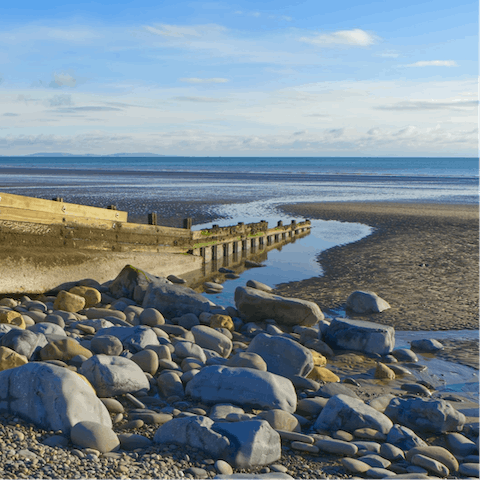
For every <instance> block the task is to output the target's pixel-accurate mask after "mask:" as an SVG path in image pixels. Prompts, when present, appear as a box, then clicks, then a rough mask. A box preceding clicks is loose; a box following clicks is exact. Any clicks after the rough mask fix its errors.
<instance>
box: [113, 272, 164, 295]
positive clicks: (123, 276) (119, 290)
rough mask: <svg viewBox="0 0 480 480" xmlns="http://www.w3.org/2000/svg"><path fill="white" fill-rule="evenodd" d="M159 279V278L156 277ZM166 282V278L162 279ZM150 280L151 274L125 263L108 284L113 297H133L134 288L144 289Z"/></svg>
mask: <svg viewBox="0 0 480 480" xmlns="http://www.w3.org/2000/svg"><path fill="white" fill-rule="evenodd" d="M157 280H158V281H161V280H160V279H157ZM163 280H164V281H165V282H168V280H167V279H163ZM151 281H152V276H151V275H150V274H148V273H147V272H144V271H143V270H140V269H139V268H135V267H133V266H132V265H125V267H123V269H122V270H121V272H120V273H119V274H118V275H117V277H116V278H115V279H114V280H113V282H112V283H111V284H110V286H109V290H110V294H111V295H112V296H113V297H115V298H122V297H124V298H130V299H133V297H134V294H135V289H137V292H138V291H139V290H142V291H146V290H147V288H148V286H149V285H150V283H151Z"/></svg>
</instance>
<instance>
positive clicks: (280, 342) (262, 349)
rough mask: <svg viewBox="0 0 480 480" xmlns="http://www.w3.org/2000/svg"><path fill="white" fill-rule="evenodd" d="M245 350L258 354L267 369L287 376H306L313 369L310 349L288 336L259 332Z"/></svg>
mask: <svg viewBox="0 0 480 480" xmlns="http://www.w3.org/2000/svg"><path fill="white" fill-rule="evenodd" d="M247 352H251V353H256V354H257V355H260V356H261V357H262V358H263V360H265V363H266V364H267V371H269V372H272V373H275V374H277V375H282V376H284V377H287V378H290V377H293V376H295V375H299V376H303V377H306V376H307V375H308V374H309V373H310V372H311V371H312V369H313V356H312V354H311V352H310V350H309V349H308V348H306V347H304V346H303V345H301V344H300V343H298V342H296V341H294V340H291V339H290V338H285V337H280V336H278V335H274V336H272V335H268V334H266V333H260V334H259V335H257V336H256V337H255V338H254V339H253V340H252V341H251V342H250V345H249V346H248V349H247Z"/></svg>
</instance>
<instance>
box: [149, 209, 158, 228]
mask: <svg viewBox="0 0 480 480" xmlns="http://www.w3.org/2000/svg"><path fill="white" fill-rule="evenodd" d="M148 224H149V225H158V223H157V213H156V212H152V213H149V214H148Z"/></svg>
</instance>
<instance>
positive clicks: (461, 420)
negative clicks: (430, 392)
mask: <svg viewBox="0 0 480 480" xmlns="http://www.w3.org/2000/svg"><path fill="white" fill-rule="evenodd" d="M385 415H387V416H388V417H389V418H390V419H392V421H393V422H395V423H399V424H401V425H404V426H406V427H409V428H412V429H413V430H415V431H421V432H432V433H445V432H454V431H457V430H461V429H462V428H463V425H464V424H465V420H466V419H465V415H463V413H460V412H458V411H457V410H455V409H454V408H453V407H452V406H451V405H450V403H448V402H446V401H445V400H439V399H430V398H429V399H425V398H394V399H392V401H391V402H390V403H389V405H388V407H387V408H386V410H385Z"/></svg>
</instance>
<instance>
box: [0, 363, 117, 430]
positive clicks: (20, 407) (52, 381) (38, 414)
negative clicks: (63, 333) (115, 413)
mask: <svg viewBox="0 0 480 480" xmlns="http://www.w3.org/2000/svg"><path fill="white" fill-rule="evenodd" d="M0 385H1V386H2V387H1V388H0V412H2V413H4V412H5V413H10V414H14V415H18V416H20V417H22V418H24V419H26V420H28V421H30V422H32V423H34V424H35V425H36V426H38V427H40V428H43V429H45V430H62V431H63V432H64V433H65V434H69V433H70V430H71V428H72V427H73V426H74V425H75V424H77V423H78V422H81V421H91V422H96V423H99V424H101V425H104V426H106V427H111V426H112V421H111V419H110V415H109V413H108V410H107V409H106V407H105V405H103V403H102V402H101V401H100V399H99V398H98V397H97V395H96V394H95V391H94V390H93V388H92V386H91V385H89V384H88V382H86V381H85V379H84V378H82V377H81V376H80V375H77V374H76V373H74V372H72V371H71V370H68V369H67V368H63V367H58V366H56V365H51V364H47V363H44V362H34V363H28V364H26V365H23V366H20V367H17V368H12V369H9V370H4V371H3V372H0Z"/></svg>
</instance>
